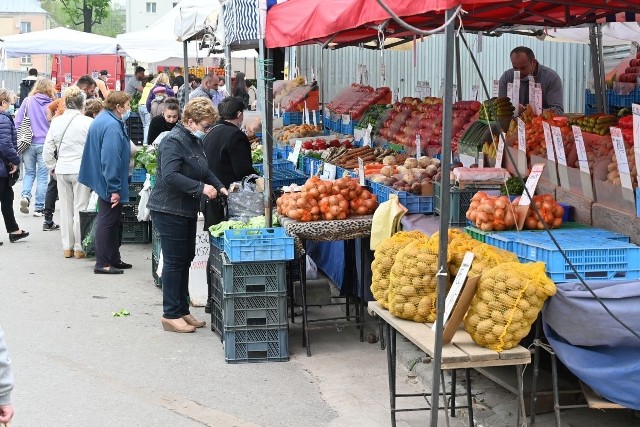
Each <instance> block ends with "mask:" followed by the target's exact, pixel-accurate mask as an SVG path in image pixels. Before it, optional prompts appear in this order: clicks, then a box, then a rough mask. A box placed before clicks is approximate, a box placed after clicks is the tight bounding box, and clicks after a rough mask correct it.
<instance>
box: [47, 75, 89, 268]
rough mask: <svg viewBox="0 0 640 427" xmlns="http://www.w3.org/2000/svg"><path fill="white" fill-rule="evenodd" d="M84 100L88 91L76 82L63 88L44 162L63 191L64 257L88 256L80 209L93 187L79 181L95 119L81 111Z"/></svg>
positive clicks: (61, 219) (87, 199)
mask: <svg viewBox="0 0 640 427" xmlns="http://www.w3.org/2000/svg"><path fill="white" fill-rule="evenodd" d="M85 100H86V95H85V93H84V92H83V91H81V90H80V88H78V87H77V86H71V87H70V88H68V89H67V90H66V91H65V92H64V102H65V106H66V110H65V112H64V113H63V114H62V115H61V116H58V117H55V118H54V119H53V120H52V121H51V127H50V128H49V133H48V134H47V139H46V141H45V143H44V152H43V158H44V162H45V163H46V165H47V167H48V168H49V170H51V171H52V172H54V173H55V175H56V179H55V182H56V183H57V188H58V194H59V195H60V225H61V231H62V251H63V255H64V257H65V258H71V257H76V258H84V257H85V254H84V251H83V250H82V239H81V237H80V211H81V210H83V209H85V208H86V207H87V203H88V202H89V194H90V193H91V190H90V189H89V187H87V186H85V185H83V184H81V183H79V182H78V171H79V170H80V160H81V159H82V152H83V150H84V144H85V142H86V140H87V132H88V130H89V126H90V125H91V122H93V119H90V118H89V117H86V116H85V115H83V114H82V112H83V109H84V103H85ZM55 153H57V156H56V155H55ZM45 225H46V224H45Z"/></svg>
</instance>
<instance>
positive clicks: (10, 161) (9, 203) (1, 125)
mask: <svg viewBox="0 0 640 427" xmlns="http://www.w3.org/2000/svg"><path fill="white" fill-rule="evenodd" d="M15 101H16V96H15V94H14V93H13V92H11V91H10V90H8V89H4V88H3V89H0V208H1V209H2V218H3V219H4V225H5V227H6V228H7V233H9V241H10V242H11V243H13V242H16V241H18V240H20V239H23V238H25V237H27V236H28V235H29V233H27V232H26V231H24V230H21V229H20V227H18V224H17V223H16V216H15V214H14V212H13V187H11V183H10V182H9V174H11V173H14V172H15V171H16V170H18V168H19V167H20V156H19V155H18V151H17V150H18V143H17V137H18V133H17V131H16V128H15V126H14V124H13V118H12V117H11V115H10V114H9V110H10V108H11V107H12V106H13V103H14V102H15ZM1 244H2V242H0V245H1Z"/></svg>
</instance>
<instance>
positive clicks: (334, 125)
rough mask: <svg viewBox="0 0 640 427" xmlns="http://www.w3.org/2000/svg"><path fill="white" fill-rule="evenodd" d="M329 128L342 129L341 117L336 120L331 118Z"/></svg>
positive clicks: (336, 130)
mask: <svg viewBox="0 0 640 427" xmlns="http://www.w3.org/2000/svg"><path fill="white" fill-rule="evenodd" d="M331 130H332V131H333V132H338V133H339V132H340V131H341V130H342V119H341V118H338V119H337V120H334V119H333V118H332V119H331Z"/></svg>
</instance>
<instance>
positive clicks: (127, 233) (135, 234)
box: [122, 217, 151, 243]
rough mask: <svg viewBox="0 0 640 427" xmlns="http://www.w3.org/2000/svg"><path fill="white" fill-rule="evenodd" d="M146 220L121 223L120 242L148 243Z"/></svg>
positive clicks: (147, 223) (147, 224) (149, 240)
mask: <svg viewBox="0 0 640 427" xmlns="http://www.w3.org/2000/svg"><path fill="white" fill-rule="evenodd" d="M150 242H151V239H150V236H149V222H148V221H128V220H127V218H126V217H125V220H124V222H123V224H122V243H150Z"/></svg>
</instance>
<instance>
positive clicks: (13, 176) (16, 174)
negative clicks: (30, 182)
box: [4, 160, 20, 187]
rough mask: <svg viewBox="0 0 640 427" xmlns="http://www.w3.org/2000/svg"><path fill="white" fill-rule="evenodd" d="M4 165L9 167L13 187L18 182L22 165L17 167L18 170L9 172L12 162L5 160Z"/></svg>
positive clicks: (10, 181) (10, 183)
mask: <svg viewBox="0 0 640 427" xmlns="http://www.w3.org/2000/svg"><path fill="white" fill-rule="evenodd" d="M4 165H5V167H6V168H7V174H8V177H9V185H10V186H12V187H13V186H14V185H16V182H18V179H19V178H20V166H18V167H17V168H16V171H15V172H14V173H9V170H10V169H11V166H12V164H11V163H9V162H8V161H6V160H5V161H4Z"/></svg>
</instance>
